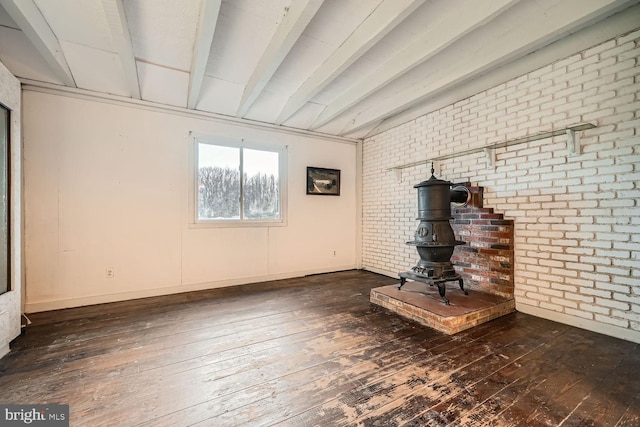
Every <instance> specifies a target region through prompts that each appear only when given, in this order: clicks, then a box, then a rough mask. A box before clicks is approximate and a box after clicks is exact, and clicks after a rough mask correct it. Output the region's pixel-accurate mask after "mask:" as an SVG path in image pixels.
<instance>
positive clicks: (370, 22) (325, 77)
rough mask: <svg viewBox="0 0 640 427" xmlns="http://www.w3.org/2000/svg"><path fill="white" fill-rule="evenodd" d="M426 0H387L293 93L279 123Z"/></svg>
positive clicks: (279, 117) (278, 120)
mask: <svg viewBox="0 0 640 427" xmlns="http://www.w3.org/2000/svg"><path fill="white" fill-rule="evenodd" d="M424 1H425V0H383V1H382V3H380V5H378V7H377V8H376V9H375V10H374V11H373V12H372V13H371V14H370V15H369V16H368V17H367V19H365V20H364V21H363V22H362V24H360V26H359V27H358V28H357V29H356V30H355V31H354V32H353V33H352V34H351V35H350V36H349V38H347V40H345V42H344V43H342V45H340V47H339V48H338V49H337V50H336V51H335V52H333V54H331V56H330V57H329V59H327V60H326V61H325V62H324V63H323V64H322V65H321V66H320V67H319V68H318V69H317V70H316V71H315V72H314V73H313V74H312V75H311V77H309V78H308V79H307V81H305V82H304V83H303V84H302V86H300V87H299V88H298V90H296V92H295V93H294V94H293V95H291V98H289V101H288V102H287V104H286V105H285V106H284V108H283V109H282V111H281V113H280V115H279V116H278V119H277V120H276V123H277V124H282V123H283V122H284V121H286V120H287V119H288V118H289V117H291V116H292V115H293V114H295V113H296V112H297V111H298V110H299V109H300V108H302V107H303V106H304V105H305V104H306V103H307V101H309V100H310V99H311V98H313V97H314V96H315V95H317V94H318V93H319V92H320V91H321V90H322V89H324V88H325V87H326V86H328V85H329V83H331V82H332V81H333V80H334V79H335V78H336V77H337V76H338V75H339V74H340V73H342V72H343V71H344V70H346V69H347V68H348V67H349V66H350V65H351V64H353V63H354V62H355V61H356V60H358V59H359V58H360V57H361V56H362V55H363V54H364V53H365V52H366V51H367V50H369V49H370V48H371V47H372V46H373V45H375V44H376V43H377V42H378V41H379V40H380V39H382V38H383V37H384V36H386V35H387V34H388V33H389V32H390V31H391V30H392V29H393V28H395V26H396V25H398V24H399V23H400V22H402V21H403V20H404V19H405V18H406V17H407V16H408V15H409V14H410V13H412V12H413V11H414V10H416V9H417V8H418V7H419V6H420V5H422V3H424Z"/></svg>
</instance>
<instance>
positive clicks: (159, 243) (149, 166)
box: [23, 90, 357, 312]
mask: <svg viewBox="0 0 640 427" xmlns="http://www.w3.org/2000/svg"><path fill="white" fill-rule="evenodd" d="M23 111H24V125H23V133H24V181H25V265H26V311H27V312H34V311H42V310H48V309H55V308H62V307H73V306H79V305H85V304H92V303H101V302H107V301H115V300H122V299H130V298H135V297H144V296H149V295H158V294H168V293H174V292H182V291H189V290H196V289H205V288H213V287H219V286H227V285H233V284H242V283H250V282H257V281H263V280H269V279H278V278H285V277H294V276H300V275H304V274H309V273H318V272H329V271H337V270H342V269H350V268H355V267H356V266H357V265H356V264H357V257H356V225H355V224H356V155H357V153H356V149H357V147H356V145H355V144H354V143H351V142H343V141H337V140H327V139H320V138H316V137H312V136H305V135H301V134H297V135H296V134H291V133H283V132H279V131H275V130H265V129H258V128H255V127H245V126H241V125H238V124H228V123H221V122H220V121H219V120H215V121H214V120H210V119H207V118H204V117H202V118H200V117H195V116H193V115H191V116H190V115H188V114H180V113H178V114H174V113H168V112H162V111H158V110H153V109H150V108H146V107H144V108H143V107H140V106H135V105H133V104H125V103H122V102H109V101H104V100H98V99H89V98H88V97H86V96H84V97H78V96H72V95H68V94H66V95H61V94H55V93H42V92H39V91H35V90H24V91H23ZM190 131H193V132H195V133H198V134H211V135H219V136H222V137H224V138H227V139H229V138H231V139H240V138H244V139H245V140H248V141H255V142H259V143H273V144H280V145H287V146H288V174H289V176H288V188H289V191H288V196H289V197H288V223H287V225H286V226H274V227H238V228H200V227H193V226H191V225H190V215H191V213H190V210H189V189H190V187H189V183H190V180H191V179H192V175H191V169H190V145H191V140H190V138H189V132H190ZM306 166H319V167H328V168H335V169H340V170H341V171H342V187H341V195H340V196H339V197H329V196H308V195H306V190H305V186H306ZM334 250H335V251H336V255H334V254H333V251H334ZM107 267H112V268H114V269H115V277H114V278H106V277H105V268H107Z"/></svg>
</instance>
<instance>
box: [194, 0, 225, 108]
mask: <svg viewBox="0 0 640 427" xmlns="http://www.w3.org/2000/svg"><path fill="white" fill-rule="evenodd" d="M220 3H222V0H202V3H201V4H200V16H199V18H198V30H197V32H196V39H195V41H194V43H193V54H192V56H191V74H190V75H189V96H188V98H187V108H190V109H195V108H196V104H197V103H198V98H200V89H201V88H202V81H203V80H204V72H205V70H206V68H207V63H208V62H209V53H210V52H211V43H213V34H214V33H215V31H216V24H217V22H218V14H219V13H220Z"/></svg>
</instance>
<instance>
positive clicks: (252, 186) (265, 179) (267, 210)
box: [242, 148, 280, 219]
mask: <svg viewBox="0 0 640 427" xmlns="http://www.w3.org/2000/svg"><path fill="white" fill-rule="evenodd" d="M242 163H243V169H244V204H243V207H244V217H245V218H247V219H280V185H279V178H278V153H275V152H273V151H260V150H250V149H248V148H245V149H244V152H243V162H242Z"/></svg>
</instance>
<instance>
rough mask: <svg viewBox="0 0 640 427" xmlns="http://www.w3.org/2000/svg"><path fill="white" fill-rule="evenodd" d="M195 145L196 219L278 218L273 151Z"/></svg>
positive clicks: (277, 181) (277, 161)
mask: <svg viewBox="0 0 640 427" xmlns="http://www.w3.org/2000/svg"><path fill="white" fill-rule="evenodd" d="M197 147H198V180H197V182H198V190H197V213H198V220H205V221H208V220H240V221H242V220H251V221H261V220H279V219H280V218H281V210H280V204H281V200H280V177H279V173H278V171H279V166H280V158H279V153H278V152H277V151H265V150H256V149H249V148H242V147H228V146H223V145H214V144H209V143H202V142H200V143H198V144H197ZM241 177H242V178H241Z"/></svg>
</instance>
